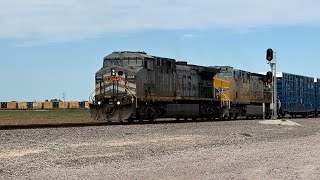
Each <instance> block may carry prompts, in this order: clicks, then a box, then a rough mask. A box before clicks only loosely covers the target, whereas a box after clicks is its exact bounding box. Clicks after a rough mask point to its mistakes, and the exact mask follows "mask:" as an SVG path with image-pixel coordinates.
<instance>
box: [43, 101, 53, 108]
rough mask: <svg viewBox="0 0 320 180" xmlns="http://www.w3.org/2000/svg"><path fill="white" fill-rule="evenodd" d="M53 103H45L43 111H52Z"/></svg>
mask: <svg viewBox="0 0 320 180" xmlns="http://www.w3.org/2000/svg"><path fill="white" fill-rule="evenodd" d="M52 108H53V103H52V102H44V103H43V109H52Z"/></svg>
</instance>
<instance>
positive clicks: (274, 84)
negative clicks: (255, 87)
mask: <svg viewBox="0 0 320 180" xmlns="http://www.w3.org/2000/svg"><path fill="white" fill-rule="evenodd" d="M276 59H277V58H276V52H273V50H272V49H270V48H269V49H268V50H267V60H268V62H267V63H268V64H269V65H270V67H271V72H272V84H271V88H272V102H271V107H270V108H272V117H271V118H272V119H277V117H278V113H277V112H278V111H277V110H278V108H277V101H278V100H277V64H276Z"/></svg>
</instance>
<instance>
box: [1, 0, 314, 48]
mask: <svg viewBox="0 0 320 180" xmlns="http://www.w3.org/2000/svg"><path fill="white" fill-rule="evenodd" d="M319 9H320V1H318V0H282V1H278V0H242V1H237V0H197V1H195V0H158V1H151V0H149V1H148V0H119V1H115V0H95V1H87V0H1V2H0V27H1V28H0V38H17V39H19V40H21V41H23V42H25V43H26V44H28V43H31V44H32V43H35V42H36V44H37V43H39V42H40V43H42V42H65V41H77V40H82V39H87V38H93V37H97V36H100V35H103V34H106V33H111V32H123V33H126V32H130V31H137V30H138V31H139V30H152V29H164V30H171V29H175V30H176V29H208V28H227V29H232V30H235V31H239V32H246V31H247V30H248V29H251V28H260V27H270V26H272V27H274V26H290V25H312V26H313V25H319V23H320V11H319Z"/></svg>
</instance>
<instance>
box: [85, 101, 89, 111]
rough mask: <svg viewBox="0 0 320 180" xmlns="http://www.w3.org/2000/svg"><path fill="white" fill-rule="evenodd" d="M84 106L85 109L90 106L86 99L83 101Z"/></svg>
mask: <svg viewBox="0 0 320 180" xmlns="http://www.w3.org/2000/svg"><path fill="white" fill-rule="evenodd" d="M84 108H85V109H89V108H90V106H89V102H88V101H85V102H84Z"/></svg>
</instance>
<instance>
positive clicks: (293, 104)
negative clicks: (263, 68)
mask: <svg viewBox="0 0 320 180" xmlns="http://www.w3.org/2000/svg"><path fill="white" fill-rule="evenodd" d="M277 94H278V98H279V100H280V102H279V106H280V113H288V114H291V115H297V114H299V115H308V114H311V113H314V112H315V110H316V108H317V107H316V103H317V101H316V100H315V95H316V86H315V83H314V78H312V77H306V76H301V75H295V74H289V73H277Z"/></svg>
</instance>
